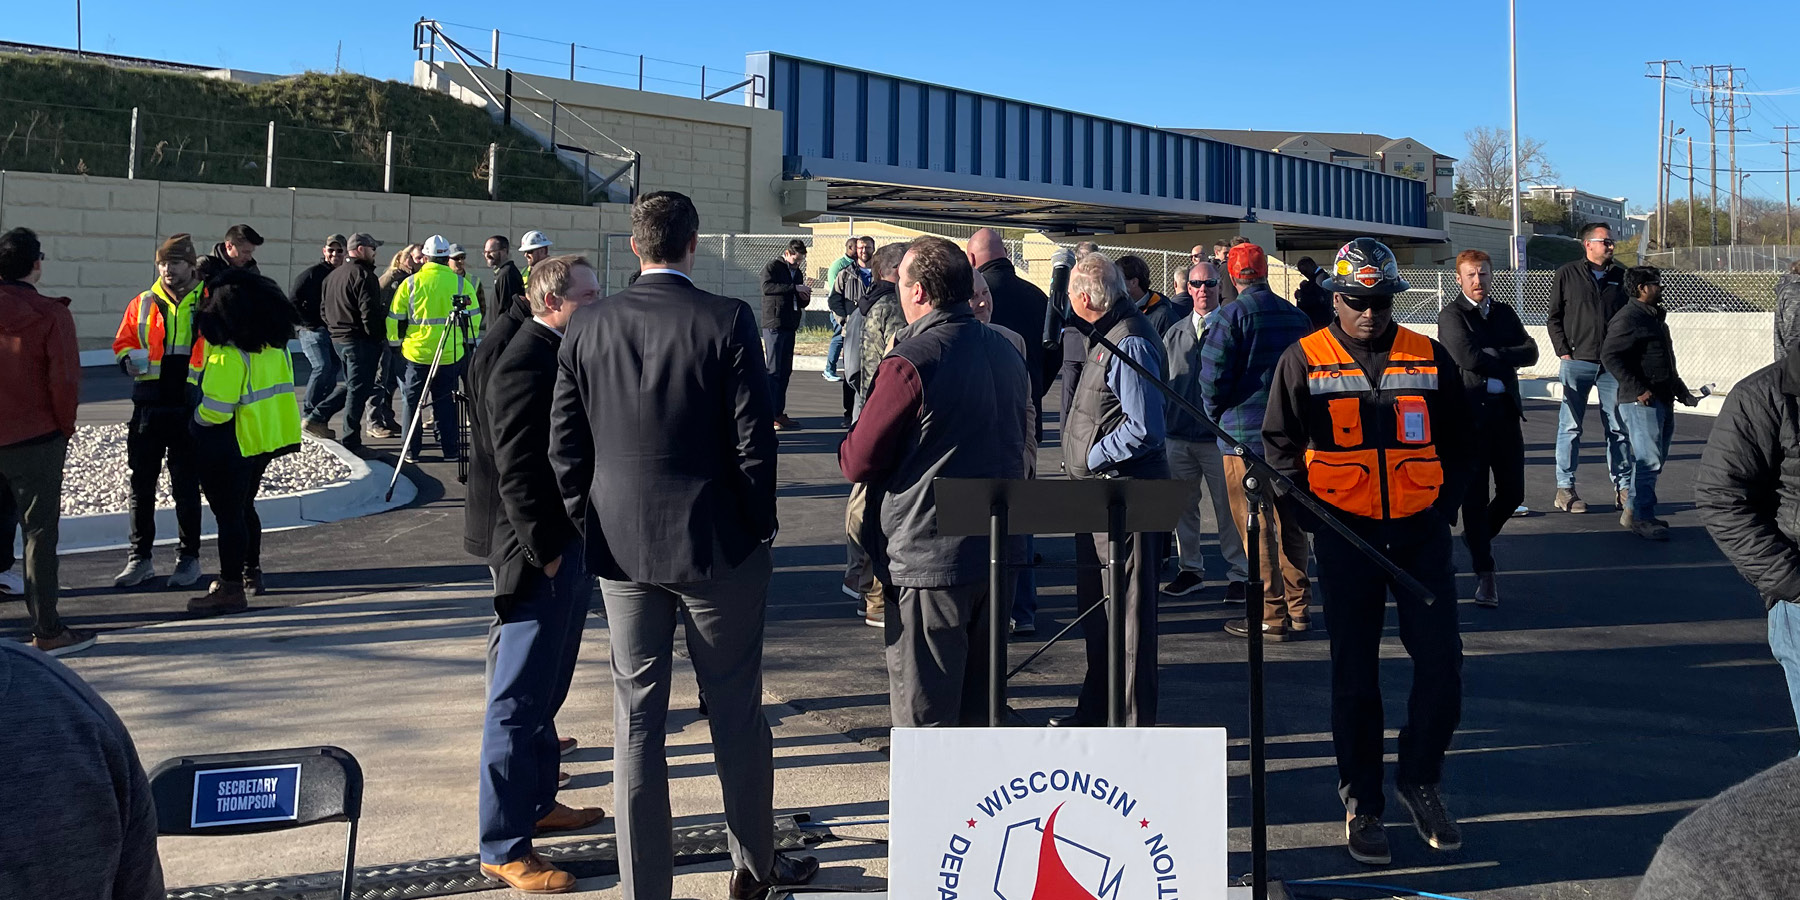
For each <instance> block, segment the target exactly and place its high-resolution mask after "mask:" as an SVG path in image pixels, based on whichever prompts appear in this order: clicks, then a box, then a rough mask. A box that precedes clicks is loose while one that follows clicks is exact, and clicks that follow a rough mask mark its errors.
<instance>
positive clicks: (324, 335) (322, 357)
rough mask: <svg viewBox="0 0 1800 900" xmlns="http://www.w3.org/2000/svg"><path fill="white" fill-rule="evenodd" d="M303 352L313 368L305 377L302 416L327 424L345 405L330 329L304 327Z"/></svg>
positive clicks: (301, 338)
mask: <svg viewBox="0 0 1800 900" xmlns="http://www.w3.org/2000/svg"><path fill="white" fill-rule="evenodd" d="M298 335H299V338H300V352H301V353H302V354H304V355H305V356H306V364H307V366H309V367H311V369H312V371H311V372H309V373H307V376H306V393H304V394H301V395H300V418H302V419H305V420H307V421H309V422H319V423H325V422H329V421H331V417H332V416H335V415H337V412H338V410H340V409H343V408H344V385H343V382H341V381H339V380H338V375H339V374H340V372H341V371H342V370H341V368H340V367H339V366H338V357H337V352H336V351H334V350H333V349H332V347H331V332H329V331H326V330H325V329H323V328H301V329H299V332H298Z"/></svg>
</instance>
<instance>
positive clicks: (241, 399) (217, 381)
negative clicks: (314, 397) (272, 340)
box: [194, 345, 300, 457]
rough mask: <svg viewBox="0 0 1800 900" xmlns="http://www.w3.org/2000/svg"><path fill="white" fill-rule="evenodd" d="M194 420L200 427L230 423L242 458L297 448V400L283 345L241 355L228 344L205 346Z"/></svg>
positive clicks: (291, 366)
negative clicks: (204, 362) (198, 403)
mask: <svg viewBox="0 0 1800 900" xmlns="http://www.w3.org/2000/svg"><path fill="white" fill-rule="evenodd" d="M194 418H195V419H197V420H199V422H200V424H202V425H223V424H225V423H226V422H232V423H233V427H234V428H235V429H236V431H237V442H238V452H239V453H242V454H243V455H244V456H245V457H251V456H257V455H259V454H263V453H281V452H286V451H289V450H293V449H295V448H297V447H299V446H300V404H299V402H298V401H296V400H295V399H294V359H293V357H291V356H289V355H288V349H287V348H286V347H265V348H263V349H262V350H259V351H257V352H255V353H245V352H244V351H242V350H239V349H238V348H236V347H233V346H230V345H226V346H223V347H207V348H206V368H205V369H204V370H203V371H202V373H201V376H200V407H199V408H198V409H196V410H194Z"/></svg>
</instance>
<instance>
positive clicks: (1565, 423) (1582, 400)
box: [1556, 359, 1631, 491]
mask: <svg viewBox="0 0 1800 900" xmlns="http://www.w3.org/2000/svg"><path fill="white" fill-rule="evenodd" d="M1559 378H1560V380H1561V381H1562V389H1563V399H1562V411H1561V412H1560V413H1558V414H1557V418H1556V424H1557V432H1556V486H1557V487H1559V488H1572V487H1574V486H1575V464H1576V462H1577V461H1578V460H1579V459H1580V457H1581V420H1582V418H1583V417H1585V416H1586V415H1587V405H1588V389H1590V388H1592V389H1594V390H1596V391H1598V392H1599V394H1600V423H1601V424H1602V425H1604V426H1605V427H1606V471H1607V474H1608V475H1609V476H1610V478H1611V480H1612V484H1613V488H1614V489H1615V490H1621V491H1622V490H1625V489H1626V485H1627V482H1628V480H1629V478H1630V476H1631V453H1630V448H1628V447H1627V446H1626V437H1625V426H1624V425H1621V424H1620V423H1619V382H1618V381H1617V380H1615V379H1614V378H1613V377H1612V375H1611V374H1610V373H1608V372H1607V371H1606V370H1604V369H1602V368H1600V364H1599V363H1596V362H1588V361H1586V360H1581V359H1565V360H1563V361H1562V372H1561V375H1560V376H1559Z"/></svg>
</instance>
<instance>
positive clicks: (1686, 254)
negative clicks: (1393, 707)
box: [1643, 244, 1800, 272]
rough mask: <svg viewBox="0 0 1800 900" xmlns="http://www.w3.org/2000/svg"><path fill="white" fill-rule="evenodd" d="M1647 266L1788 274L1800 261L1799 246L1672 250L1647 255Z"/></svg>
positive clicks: (1767, 245)
mask: <svg viewBox="0 0 1800 900" xmlns="http://www.w3.org/2000/svg"><path fill="white" fill-rule="evenodd" d="M1643 256H1644V262H1645V263H1647V264H1649V265H1652V266H1661V267H1663V268H1666V269H1685V270H1689V271H1694V272H1786V271H1787V270H1788V267H1789V266H1792V265H1793V264H1794V261H1795V260H1800V244H1738V245H1736V246H1718V247H1671V248H1669V249H1667V250H1656V251H1653V252H1650V253H1645V254H1644V255H1643Z"/></svg>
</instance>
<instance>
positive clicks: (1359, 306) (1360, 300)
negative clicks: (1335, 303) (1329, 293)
mask: <svg viewBox="0 0 1800 900" xmlns="http://www.w3.org/2000/svg"><path fill="white" fill-rule="evenodd" d="M1338 298H1339V299H1340V300H1342V301H1343V303H1344V305H1345V306H1348V307H1350V308H1351V309H1354V310H1356V311H1357V312H1367V311H1369V310H1371V309H1372V310H1375V311H1376V312H1382V311H1384V310H1390V309H1393V308H1394V298H1393V297H1352V296H1350V295H1348V294H1339V295H1338Z"/></svg>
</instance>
